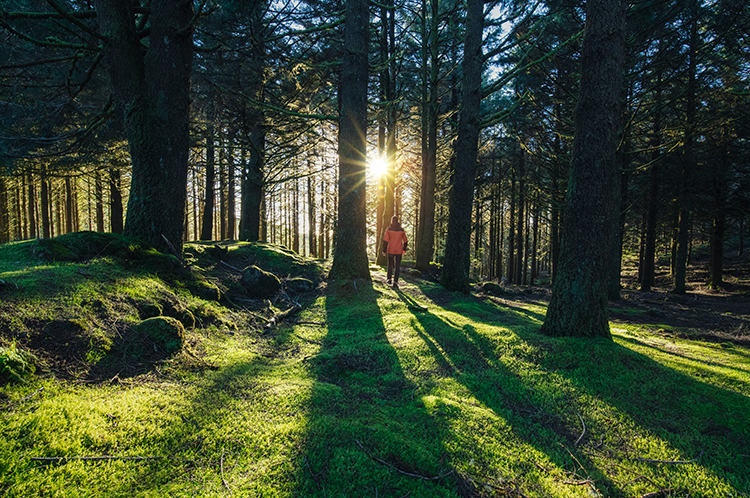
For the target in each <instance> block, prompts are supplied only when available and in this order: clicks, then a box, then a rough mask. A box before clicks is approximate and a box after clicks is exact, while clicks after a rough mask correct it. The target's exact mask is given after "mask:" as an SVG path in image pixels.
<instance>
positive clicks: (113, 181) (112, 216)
mask: <svg viewBox="0 0 750 498" xmlns="http://www.w3.org/2000/svg"><path fill="white" fill-rule="evenodd" d="M122 207H123V206H122V175H121V173H120V169H119V168H111V169H110V170H109V220H110V227H111V232H112V233H122V232H123V229H124V226H123V217H124V216H123V209H122ZM180 240H182V239H180Z"/></svg>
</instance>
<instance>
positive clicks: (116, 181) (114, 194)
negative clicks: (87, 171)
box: [109, 168, 124, 233]
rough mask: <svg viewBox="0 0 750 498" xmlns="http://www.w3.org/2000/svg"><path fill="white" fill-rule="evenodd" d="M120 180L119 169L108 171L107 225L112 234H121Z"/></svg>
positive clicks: (122, 227)
mask: <svg viewBox="0 0 750 498" xmlns="http://www.w3.org/2000/svg"><path fill="white" fill-rule="evenodd" d="M121 184H122V178H121V173H120V170H119V168H111V169H110V170H109V224H110V231H111V232H112V233H122V232H123V229H124V225H123V209H122V185H121Z"/></svg>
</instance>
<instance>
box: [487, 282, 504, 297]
mask: <svg viewBox="0 0 750 498" xmlns="http://www.w3.org/2000/svg"><path fill="white" fill-rule="evenodd" d="M482 292H484V293H485V294H489V295H491V296H502V295H503V294H505V289H503V288H502V287H501V286H500V285H498V284H496V283H495V282H485V283H483V284H482Z"/></svg>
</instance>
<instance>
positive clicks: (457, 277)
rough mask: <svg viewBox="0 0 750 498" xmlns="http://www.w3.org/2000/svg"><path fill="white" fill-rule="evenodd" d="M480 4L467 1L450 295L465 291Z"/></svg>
mask: <svg viewBox="0 0 750 498" xmlns="http://www.w3.org/2000/svg"><path fill="white" fill-rule="evenodd" d="M483 27H484V2H483V1H482V0H467V2H466V27H465V30H466V34H465V39H464V61H463V84H462V87H461V90H462V93H461V94H462V96H463V101H462V105H461V108H460V111H459V121H458V137H457V139H456V156H455V157H456V162H455V172H454V175H453V186H452V190H451V196H450V210H449V213H448V236H447V238H446V241H445V263H444V265H443V275H442V277H441V279H440V282H441V283H442V284H443V286H444V287H445V288H446V289H448V290H452V291H460V292H468V291H469V267H470V259H469V244H470V242H471V207H472V204H473V203H472V199H473V197H474V177H475V175H476V163H477V154H478V146H479V123H480V113H479V111H480V109H479V106H480V102H481V93H482V63H483V62H484V57H483V56H482V30H483Z"/></svg>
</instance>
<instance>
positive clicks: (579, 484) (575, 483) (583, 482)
mask: <svg viewBox="0 0 750 498" xmlns="http://www.w3.org/2000/svg"><path fill="white" fill-rule="evenodd" d="M561 484H570V485H571V486H585V485H586V484H594V481H592V480H591V479H584V480H583V481H563V482H562V483H561Z"/></svg>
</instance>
